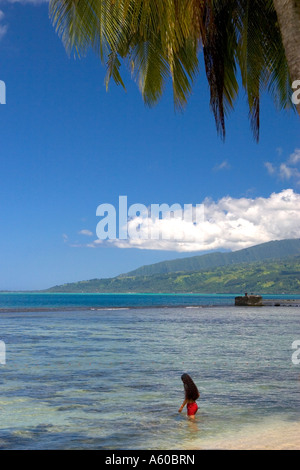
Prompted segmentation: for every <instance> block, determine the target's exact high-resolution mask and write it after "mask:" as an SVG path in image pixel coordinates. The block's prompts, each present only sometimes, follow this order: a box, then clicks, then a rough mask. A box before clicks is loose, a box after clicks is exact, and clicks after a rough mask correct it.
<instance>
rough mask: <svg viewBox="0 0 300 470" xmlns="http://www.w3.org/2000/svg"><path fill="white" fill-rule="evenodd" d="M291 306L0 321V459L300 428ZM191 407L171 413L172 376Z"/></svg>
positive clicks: (176, 396)
mask: <svg viewBox="0 0 300 470" xmlns="http://www.w3.org/2000/svg"><path fill="white" fill-rule="evenodd" d="M299 317H300V309H299V308H296V307H295V308H286V307H277V308H273V307H263V308H250V309H248V308H238V307H232V306H228V307H224V306H223V307H209V308H205V307H202V308H201V307H196V308H187V307H180V308H173V307H170V308H134V309H132V308H126V309H123V308H122V309H116V310H112V309H108V310H106V309H105V308H101V310H91V309H89V310H74V311H72V310H67V311H66V310H61V311H59V310H58V311H49V312H45V311H43V312H37V311H35V312H24V313H22V312H9V313H3V312H2V313H1V315H0V325H1V330H0V331H1V333H0V340H2V341H4V342H5V344H6V364H5V365H1V366H0V374H1V375H0V381H1V382H0V383H1V398H0V412H1V422H0V448H1V449H179V448H192V447H193V446H194V445H197V446H200V445H201V442H212V441H211V439H220V438H223V437H226V436H227V435H230V433H232V432H233V431H238V430H239V429H244V428H245V427H247V426H249V425H254V426H255V425H256V424H257V425H259V424H260V423H261V422H263V421H264V420H268V422H270V421H271V422H272V421H273V420H274V423H275V422H276V423H278V422H294V421H300V406H299V405H300V394H299V391H300V380H299V379H300V366H297V365H294V364H293V363H292V360H291V356H292V353H293V350H292V343H293V341H294V340H296V339H300V331H299ZM183 372H188V373H190V374H191V376H192V377H193V379H194V381H195V382H196V384H197V385H198V387H199V390H200V393H201V397H200V400H199V402H198V404H199V412H198V414H197V419H196V420H195V423H192V422H190V421H189V420H187V418H186V416H185V413H184V412H183V413H182V414H179V413H178V408H179V406H180V404H181V403H182V400H183V387H182V383H181V380H180V376H181V374H182V373H183Z"/></svg>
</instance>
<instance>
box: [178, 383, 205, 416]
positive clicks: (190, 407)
mask: <svg viewBox="0 0 300 470" xmlns="http://www.w3.org/2000/svg"><path fill="white" fill-rule="evenodd" d="M181 380H182V382H183V385H184V393H185V400H184V402H183V403H182V405H181V407H180V408H179V410H178V411H179V413H181V412H182V410H183V408H184V407H185V405H186V408H187V415H188V417H189V418H192V419H194V418H195V414H196V413H197V411H198V405H197V403H196V400H198V398H199V397H200V393H199V391H198V388H197V387H196V385H195V384H194V382H193V379H192V378H191V377H190V376H189V374H182V376H181Z"/></svg>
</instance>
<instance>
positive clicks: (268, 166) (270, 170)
mask: <svg viewBox="0 0 300 470" xmlns="http://www.w3.org/2000/svg"><path fill="white" fill-rule="evenodd" d="M265 167H266V169H267V170H268V173H269V175H274V173H275V172H276V168H274V166H273V164H272V163H271V162H265Z"/></svg>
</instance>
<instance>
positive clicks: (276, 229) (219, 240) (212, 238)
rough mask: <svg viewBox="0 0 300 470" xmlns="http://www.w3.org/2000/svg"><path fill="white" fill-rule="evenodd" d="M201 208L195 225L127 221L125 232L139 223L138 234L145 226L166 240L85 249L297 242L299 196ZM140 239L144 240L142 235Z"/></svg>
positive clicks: (299, 233)
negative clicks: (295, 239) (202, 218)
mask: <svg viewBox="0 0 300 470" xmlns="http://www.w3.org/2000/svg"><path fill="white" fill-rule="evenodd" d="M203 204H204V220H203V221H201V222H199V223H198V224H197V225H194V224H193V223H187V222H186V221H184V220H180V219H173V218H170V219H165V220H161V219H158V218H157V219H156V220H153V219H152V218H150V217H148V218H147V219H143V221H142V220H141V218H140V217H134V218H132V219H131V220H129V221H128V229H129V230H130V229H131V230H132V231H134V227H136V226H137V225H139V224H141V221H142V222H143V223H142V226H141V230H142V231H143V230H146V228H147V224H149V225H148V227H149V226H150V227H151V229H154V230H159V231H160V233H164V234H166V233H169V234H170V239H167V240H166V239H159V240H151V239H143V238H128V239H127V240H120V239H112V240H99V239H97V240H94V241H93V242H92V243H89V244H88V245H85V246H89V247H92V248H96V247H100V246H112V247H118V248H139V249H147V250H170V251H177V252H193V251H208V250H217V249H229V250H232V251H235V250H239V249H243V248H247V247H249V246H253V245H256V244H259V243H264V242H268V241H271V240H283V239H288V238H300V194H298V193H296V192H294V191H293V190H292V189H286V190H283V191H281V192H280V193H272V194H271V195H270V196H269V197H267V198H264V197H258V198H255V199H251V198H240V199H237V198H232V197H230V196H226V197H223V198H222V199H220V200H219V201H217V202H215V201H213V200H211V199H205V200H204V201H203ZM142 235H143V234H142ZM144 235H145V238H146V236H147V235H146V233H145V234H144ZM81 246H82V245H81Z"/></svg>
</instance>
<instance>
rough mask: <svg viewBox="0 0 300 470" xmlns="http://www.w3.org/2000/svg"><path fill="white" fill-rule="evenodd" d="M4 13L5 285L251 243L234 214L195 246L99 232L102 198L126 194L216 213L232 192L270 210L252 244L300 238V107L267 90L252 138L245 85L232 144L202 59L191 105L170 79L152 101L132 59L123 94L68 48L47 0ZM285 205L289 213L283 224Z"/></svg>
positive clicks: (0, 244) (0, 46)
mask: <svg viewBox="0 0 300 470" xmlns="http://www.w3.org/2000/svg"><path fill="white" fill-rule="evenodd" d="M0 11H1V14H0V53H1V69H0V80H3V81H4V82H5V84H6V104H5V105H0V123H1V128H0V136H1V141H0V142H1V144H0V181H1V184H0V197H1V206H0V220H1V230H0V252H1V264H0V290H1V289H2V290H6V289H8V290H25V289H32V290H34V289H42V288H47V287H50V286H52V285H55V284H61V283H64V282H72V281H77V280H82V279H92V278H96V277H110V276H114V275H117V274H119V273H122V272H126V271H129V270H131V269H134V268H136V267H138V266H141V265H143V264H149V263H153V262H157V261H161V260H165V259H173V258H178V257H182V256H189V255H195V254H198V253H200V252H203V251H205V249H206V250H212V249H238V248H240V247H241V246H244V245H239V244H238V243H237V242H238V241H239V240H242V238H243V236H244V233H241V234H239V232H236V233H234V234H233V232H232V231H231V228H230V229H229V231H230V233H229V232H228V234H227V233H226V230H227V229H226V227H227V225H226V224H225V225H219V226H218V230H219V232H220V230H222V227H225V228H224V229H223V236H222V238H220V236H218V235H216V236H215V239H214V241H212V240H210V241H208V239H207V240H206V243H203V244H202V245H201V244H196V245H195V246H194V248H193V249H194V251H186V250H184V251H182V250H180V249H179V247H178V245H176V244H173V245H168V246H167V245H166V246H165V247H163V246H158V245H157V246H156V247H155V245H154V244H152V245H151V246H149V245H146V244H145V245H141V246H140V247H139V248H137V247H136V245H134V244H130V243H129V244H128V245H127V246H126V247H124V246H122V245H120V244H118V243H111V244H109V243H99V244H97V243H95V240H96V238H97V237H96V225H97V223H98V221H99V218H97V217H96V208H97V206H98V205H99V204H102V203H110V204H113V205H115V206H116V207H117V205H118V198H119V195H126V196H127V197H128V204H129V205H131V204H133V203H137V202H138V203H142V204H145V205H146V206H149V205H150V204H154V203H160V204H161V203H168V204H173V203H179V204H182V205H183V204H188V203H190V204H193V205H196V204H200V203H203V201H209V202H207V204H208V206H209V208H210V211H211V213H214V214H215V215H214V217H215V218H217V217H218V215H216V214H219V215H220V213H222V214H223V215H224V211H225V212H226V213H227V209H226V207H227V206H226V207H225V205H226V204H229V205H230V207H231V209H232V211H233V212H234V211H235V210H236V211H237V215H236V218H237V220H239V219H240V218H241V216H240V213H239V212H238V211H239V210H240V208H241V206H243V204H246V205H247V204H248V205H247V208H249V207H251V210H252V212H253V211H254V210H255V211H256V212H255V213H257V214H258V215H259V217H258V218H260V220H263V219H264V218H265V215H267V218H268V220H269V221H271V222H270V223H269V226H267V227H265V226H263V225H259V224H258V225H257V226H256V227H255V230H254V232H255V235H253V238H252V239H246V238H245V240H244V239H243V243H245V246H246V245H247V246H248V245H249V244H250V245H251V243H252V244H256V243H259V242H262V241H265V240H267V239H273V238H275V237H276V238H286V237H287V236H291V237H296V236H299V235H298V233H299V232H298V229H299V223H298V219H297V214H296V216H295V218H296V220H294V222H293V224H292V223H291V214H292V216H293V213H292V212H291V214H289V213H288V210H292V209H293V210H296V211H297V210H300V203H299V201H300V199H299V188H300V186H299V181H300V176H299V174H300V173H299V172H300V151H298V149H299V148H300V140H299V118H298V117H297V116H296V114H294V113H292V112H280V113H279V112H277V111H276V110H275V108H274V105H273V103H272V101H271V100H270V98H269V97H268V96H267V95H266V96H264V98H263V102H262V112H261V136H260V142H259V144H256V143H255V142H254V140H253V138H252V134H251V130H250V126H249V121H248V110H247V106H246V100H245V97H244V93H243V91H241V93H240V97H239V101H238V103H237V105H236V109H235V111H234V112H233V113H231V115H230V116H229V117H228V119H227V136H226V141H225V143H224V142H222V140H221V139H220V138H219V137H218V135H217V133H216V129H215V123H214V118H213V115H212V113H211V112H210V110H209V94H208V86H207V83H206V79H205V77H204V70H203V67H202V70H201V74H200V78H199V80H198V82H197V83H196V85H195V87H194V91H193V95H192V96H191V98H190V101H189V103H188V106H187V108H186V110H185V111H184V113H175V112H174V106H173V102H172V92H171V89H170V88H169V89H167V90H166V93H165V96H164V97H163V99H162V100H161V102H160V103H159V104H158V105H157V106H156V107H154V108H152V109H149V108H147V107H146V106H145V105H144V104H143V101H142V98H141V95H140V92H139V90H138V87H137V85H136V84H135V83H133V82H132V81H131V80H130V77H129V75H128V73H127V72H126V70H125V69H124V76H125V80H126V86H127V93H125V92H124V91H123V89H121V88H119V87H116V86H115V85H114V84H113V83H112V84H111V86H110V89H109V92H108V93H107V92H106V90H105V86H104V77H105V70H104V67H103V66H102V65H101V64H100V61H99V59H98V58H97V57H95V56H94V55H93V54H92V53H90V54H89V55H88V57H86V58H84V59H81V60H74V59H72V58H69V57H68V56H67V55H66V53H65V50H64V48H63V46H62V43H61V41H60V39H59V38H58V37H57V35H56V33H55V31H54V30H53V28H52V26H51V24H50V21H49V18H48V6H47V4H41V5H31V4H27V3H25V4H23V3H10V2H4V1H1V2H0ZM286 190H290V192H288V193H282V191H286ZM272 194H275V195H277V196H273V197H272V198H271V195H272ZM282 194H283V195H284V197H281V196H282ZM280 195H281V196H280ZM225 198H227V199H226V201H225ZM287 199H289V207H288V210H285V207H286V206H284V205H282V201H286V200H287ZM220 201H221V202H220ZM224 201H225V202H226V204H225V202H224ZM241 201H243V204H241ZM292 206H293V207H292ZM243 207H244V206H243ZM277 210H278V211H281V212H280V213H279V212H278V214H279V217H278V219H279V220H280V221H281V222H280V224H279V225H278V224H277V225H276V224H275V225H276V226H275V228H274V226H273V221H274V220H275V219H276V211H277ZM247 211H248V209H247ZM264 211H265V212H264ZM248 212H249V211H248ZM222 214H221V215H222ZM270 214H272V215H270ZM284 214H288V215H289V218H286V219H285V218H284ZM294 215H295V214H294ZM282 217H283V219H282ZM223 218H224V217H223ZM292 218H293V217H292ZM221 219H222V217H221ZM248 222H249V219H247V223H248ZM297 223H298V225H297ZM261 224H263V222H261ZM240 225H241V224H240ZM242 225H243V224H242ZM254 225H255V224H254ZM220 227H221V228H220ZM252 228H253V227H252ZM82 231H84V232H82ZM246 231H247V228H246ZM80 232H81V233H80ZM89 232H90V233H89ZM244 232H245V227H244ZM214 233H215V232H214ZM216 237H218V240H216ZM226 237H227V238H226ZM229 239H230V243H229ZM234 240H237V242H236V244H235V241H234ZM172 247H174V248H172ZM157 248H159V249H157ZM164 248H166V249H164ZM199 248H200V249H199Z"/></svg>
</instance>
